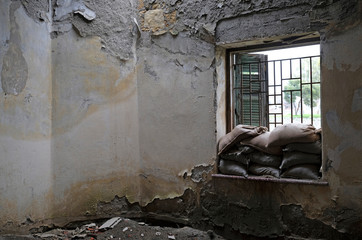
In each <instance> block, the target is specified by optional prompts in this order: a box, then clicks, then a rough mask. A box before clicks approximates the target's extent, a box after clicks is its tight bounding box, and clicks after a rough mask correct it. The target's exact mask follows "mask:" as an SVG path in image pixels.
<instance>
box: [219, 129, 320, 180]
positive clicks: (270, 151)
mask: <svg viewBox="0 0 362 240" xmlns="http://www.w3.org/2000/svg"><path fill="white" fill-rule="evenodd" d="M218 155H219V165H218V169H219V172H220V173H222V174H230V175H239V176H244V177H247V176H248V175H249V174H251V175H256V176H272V177H277V178H279V177H285V178H297V179H318V178H319V169H320V165H321V143H320V134H319V133H318V131H317V130H316V129H315V128H314V127H313V126H311V125H307V124H285V125H282V126H279V127H277V128H275V129H274V130H273V131H272V132H267V128H266V127H256V126H248V125H238V126H236V127H235V128H234V129H233V130H232V131H231V132H230V133H228V134H227V135H225V136H224V137H222V138H221V139H220V141H219V144H218Z"/></svg>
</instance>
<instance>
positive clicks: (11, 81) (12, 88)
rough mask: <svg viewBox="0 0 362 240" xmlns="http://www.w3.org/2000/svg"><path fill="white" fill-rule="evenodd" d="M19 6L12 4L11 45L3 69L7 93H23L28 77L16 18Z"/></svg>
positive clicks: (2, 83) (4, 85) (2, 75)
mask: <svg viewBox="0 0 362 240" xmlns="http://www.w3.org/2000/svg"><path fill="white" fill-rule="evenodd" d="M19 7H20V6H19V4H15V3H13V4H11V6H10V29H11V31H10V45H9V49H8V51H7V52H6V54H5V56H4V58H3V65H2V70H1V85H2V89H3V91H4V92H5V93H6V94H12V95H18V94H19V93H21V92H22V91H23V89H24V88H25V85H26V81H27V79H28V65H27V63H26V61H25V58H24V56H23V52H22V50H21V38H20V33H19V25H18V23H17V22H16V18H15V11H16V9H18V8H19Z"/></svg>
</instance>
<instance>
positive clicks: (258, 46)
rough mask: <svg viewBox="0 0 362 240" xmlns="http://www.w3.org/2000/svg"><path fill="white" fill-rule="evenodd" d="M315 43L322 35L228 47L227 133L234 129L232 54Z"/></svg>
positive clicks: (226, 81)
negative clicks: (288, 40)
mask: <svg viewBox="0 0 362 240" xmlns="http://www.w3.org/2000/svg"><path fill="white" fill-rule="evenodd" d="M313 44H320V37H319V36H318V37H312V38H306V39H300V40H295V41H293V42H292V43H289V42H285V41H280V42H272V43H264V44H256V45H248V46H244V47H238V48H227V49H226V52H225V53H226V54H225V70H226V71H225V98H226V99H225V100H226V102H225V103H226V106H225V114H226V116H225V119H226V126H225V127H226V133H228V132H230V131H231V130H232V129H233V127H234V126H233V125H234V123H233V118H234V115H233V104H232V97H233V95H232V91H233V90H232V84H231V81H232V80H233V79H232V76H233V64H232V63H233V61H232V56H233V54H234V53H237V52H243V53H251V52H256V51H265V50H276V49H283V48H293V47H301V46H308V45H313Z"/></svg>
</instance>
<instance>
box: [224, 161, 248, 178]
mask: <svg viewBox="0 0 362 240" xmlns="http://www.w3.org/2000/svg"><path fill="white" fill-rule="evenodd" d="M219 171H220V173H222V174H228V175H238V176H243V177H247V176H248V172H247V167H246V165H244V164H241V163H238V162H235V161H227V160H223V159H220V161H219Z"/></svg>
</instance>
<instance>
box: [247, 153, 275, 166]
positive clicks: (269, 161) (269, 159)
mask: <svg viewBox="0 0 362 240" xmlns="http://www.w3.org/2000/svg"><path fill="white" fill-rule="evenodd" d="M249 158H250V161H251V162H252V163H257V164H260V165H264V166H271V167H277V168H278V167H279V166H280V163H281V161H282V158H281V156H278V155H271V154H266V153H263V152H254V153H251V154H249Z"/></svg>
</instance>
